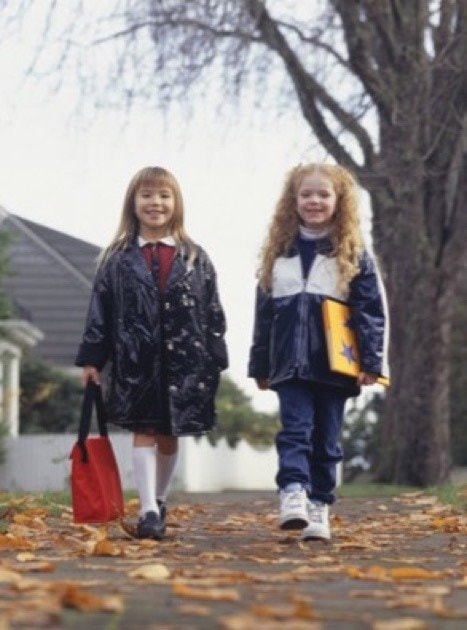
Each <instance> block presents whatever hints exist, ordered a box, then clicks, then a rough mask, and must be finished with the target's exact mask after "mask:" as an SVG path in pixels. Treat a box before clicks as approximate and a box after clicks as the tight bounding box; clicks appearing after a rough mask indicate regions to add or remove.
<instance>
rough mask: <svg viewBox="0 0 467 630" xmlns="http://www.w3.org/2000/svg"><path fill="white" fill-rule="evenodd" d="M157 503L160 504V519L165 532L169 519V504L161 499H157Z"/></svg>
mask: <svg viewBox="0 0 467 630" xmlns="http://www.w3.org/2000/svg"><path fill="white" fill-rule="evenodd" d="M157 505H158V506H159V514H160V519H161V523H162V531H163V533H164V534H165V524H166V521H167V504H166V503H165V501H161V500H160V499H157Z"/></svg>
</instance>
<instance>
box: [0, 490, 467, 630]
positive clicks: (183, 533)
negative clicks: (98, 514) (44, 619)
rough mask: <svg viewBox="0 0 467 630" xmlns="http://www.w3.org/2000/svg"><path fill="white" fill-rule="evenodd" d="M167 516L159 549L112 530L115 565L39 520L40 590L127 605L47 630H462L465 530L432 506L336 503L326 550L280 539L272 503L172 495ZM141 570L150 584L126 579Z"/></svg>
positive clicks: (465, 619) (416, 497) (461, 519)
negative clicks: (71, 586) (43, 535)
mask: <svg viewBox="0 0 467 630" xmlns="http://www.w3.org/2000/svg"><path fill="white" fill-rule="evenodd" d="M169 510H170V516H169V521H168V532H167V537H166V539H165V540H163V541H161V542H160V543H157V542H153V541H151V542H149V543H144V544H141V542H139V541H135V540H132V539H131V537H130V536H128V535H125V532H124V531H123V530H122V529H121V528H119V527H116V526H112V527H111V528H110V529H109V531H108V533H107V540H108V541H109V543H110V544H112V545H114V546H115V548H116V549H117V550H119V552H120V553H119V554H118V555H116V556H115V557H106V556H104V557H101V556H98V555H97V556H96V555H89V554H87V553H86V552H85V551H84V549H85V547H84V546H83V544H84V543H80V544H81V547H79V546H78V542H79V541H78V538H79V536H78V534H79V535H81V536H82V535H85V534H86V535H90V533H92V531H93V529H94V528H76V527H73V526H72V525H71V524H70V522H67V521H66V519H64V518H61V519H60V518H55V519H50V518H49V519H47V524H48V527H49V528H51V531H53V532H54V536H55V538H54V539H53V540H52V542H51V544H50V545H49V548H47V545H45V548H44V545H43V546H42V548H41V549H38V550H36V552H35V553H36V555H37V556H40V558H42V559H44V558H49V559H50V560H51V561H53V562H54V565H55V570H54V572H53V573H48V574H40V575H39V576H38V577H37V578H36V579H42V580H48V581H51V580H53V581H56V582H57V583H58V582H60V581H74V582H76V583H79V584H81V585H83V588H84V589H86V591H89V592H92V593H93V594H94V595H106V596H110V595H112V596H117V597H118V598H120V599H121V601H122V602H123V610H122V611H121V612H116V613H104V612H99V613H96V612H81V611H78V610H74V609H70V608H65V609H63V610H62V611H61V612H60V613H59V614H57V616H56V621H55V622H54V623H53V624H52V626H51V627H55V628H86V629H88V630H91V629H94V628H96V629H97V628H99V629H101V628H108V629H109V630H110V629H112V630H116V629H131V630H133V629H140V628H141V629H143V628H144V629H146V628H150V629H152V628H154V629H155V628H158V629H164V628H165V629H169V628H170V629H179V628H180V629H181V628H183V629H185V628H186V629H189V628H190V629H191V628H213V629H217V628H219V629H223V628H226V629H227V630H229V629H230V630H237V629H242V630H243V629H245V630H250V629H255V628H261V629H262V630H273V629H274V628H284V627H285V628H287V630H301V629H302V628H303V629H305V628H306V629H314V628H323V629H330V630H331V629H334V628H336V629H342V630H344V629H345V630H348V629H350V630H351V629H354V628H355V629H359V628H370V629H375V630H392V629H397V630H406V629H413V630H416V629H419V628H430V629H431V628H433V629H437V628H446V629H449V630H450V629H453V630H454V629H459V630H460V629H461V628H462V629H464V628H466V627H467V522H466V519H465V515H464V516H462V515H460V514H457V513H456V512H455V511H453V510H451V508H449V507H446V506H443V505H441V504H440V503H438V502H437V501H436V499H434V498H432V497H427V496H425V495H421V494H410V495H402V496H401V497H399V498H396V499H359V500H357V499H341V500H339V501H338V502H337V503H336V505H335V506H334V508H333V510H332V523H333V533H334V536H333V540H332V542H331V543H330V544H326V543H322V542H308V543H302V542H301V541H300V537H299V534H298V533H297V534H295V533H290V532H282V531H280V530H279V529H277V499H276V496H275V494H274V493H271V492H224V493H216V494H191V495H188V494H178V495H174V496H173V497H171V500H170V502H169ZM70 532H72V534H70ZM73 532H76V533H75V534H73ZM94 534H95V530H94ZM73 540H74V541H75V543H76V545H77V547H76V548H74V549H73V545H74V544H75V543H74V542H73ZM86 544H87V545H88V547H87V548H88V549H89V544H90V543H89V542H88V543H86ZM2 557H3V558H4V557H5V556H4V554H3V555H2ZM12 557H13V556H12ZM154 565H163V566H162V568H161V567H160V566H159V568H155V567H154ZM148 566H149V567H152V568H150V569H147V571H148V573H147V574H146V576H144V575H143V576H141V577H139V578H138V577H135V574H133V575H132V576H130V573H131V572H132V571H134V570H135V569H141V567H148ZM164 576H165V577H164ZM151 579H152V580H156V581H150V580H151ZM1 593H2V594H3V597H5V593H6V591H5V589H3V590H2V591H1ZM3 597H2V599H3ZM0 601H1V600H0ZM37 623H38V624H40V623H41V618H40V617H39V616H38V618H37ZM48 626H49V627H50V619H49V622H48ZM12 627H36V626H31V625H29V626H27V625H26V626H25V625H21V623H20V622H14V623H12Z"/></svg>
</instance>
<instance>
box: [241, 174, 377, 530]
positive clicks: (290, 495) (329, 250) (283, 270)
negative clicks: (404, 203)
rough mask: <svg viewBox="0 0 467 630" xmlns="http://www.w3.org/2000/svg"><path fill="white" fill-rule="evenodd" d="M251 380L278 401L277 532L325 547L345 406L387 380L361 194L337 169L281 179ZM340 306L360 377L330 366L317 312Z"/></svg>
mask: <svg viewBox="0 0 467 630" xmlns="http://www.w3.org/2000/svg"><path fill="white" fill-rule="evenodd" d="M258 277H259V282H258V288H257V296H256V316H255V326H254V333H253V343H252V347H251V351H250V362H249V369H248V375H249V376H250V377H253V378H254V379H255V380H256V383H257V386H258V387H259V389H262V390H265V389H268V388H270V389H273V390H274V391H276V393H277V395H278V398H279V407H280V415H281V424H282V428H281V430H280V431H279V433H278V434H277V437H276V447H277V452H278V459H279V470H278V473H277V476H276V483H277V486H278V490H279V500H280V514H279V525H280V527H281V528H282V529H302V530H303V532H302V538H303V539H304V540H312V539H329V538H330V537H331V533H330V526H329V505H330V504H332V503H333V502H334V501H335V495H334V489H335V485H336V464H337V463H338V462H339V461H341V459H342V450H341V447H340V444H339V438H340V432H341V428H342V422H343V416H344V407H345V402H346V399H347V398H348V397H350V396H356V395H358V394H359V392H360V386H361V385H372V384H373V383H375V382H376V380H377V378H378V377H379V376H380V375H382V374H383V373H384V374H387V363H386V356H387V341H388V336H387V328H388V327H387V316H386V306H385V297H384V288H383V285H382V283H381V280H380V277H379V274H378V271H377V268H376V264H375V262H374V260H373V258H372V257H371V256H370V254H369V253H368V252H367V251H366V249H365V248H364V245H363V239H362V235H361V230H360V225H359V212H358V189H357V184H356V181H355V180H354V178H353V177H352V175H351V174H350V173H349V172H348V171H347V170H346V169H344V168H342V167H341V166H337V165H329V164H307V165H300V166H298V167H296V168H294V169H293V170H292V171H291V172H290V173H289V174H288V175H287V177H286V180H285V184H284V187H283V190H282V194H281V196H280V198H279V201H278V203H277V206H276V211H275V213H274V216H273V219H272V222H271V226H270V228H269V234H268V236H267V239H266V242H265V245H264V247H263V250H262V257H261V264H260V268H259V272H258ZM325 298H333V299H337V300H340V301H344V302H346V303H347V304H348V305H349V307H350V309H351V313H352V321H353V326H354V327H355V331H356V335H357V340H358V344H359V351H360V366H361V368H360V369H361V371H360V373H359V375H358V377H357V378H356V379H355V378H353V377H349V376H345V375H343V374H339V373H337V372H333V371H331V369H330V367H329V362H328V357H327V351H326V340H325V332H324V327H323V320H322V312H321V305H322V302H323V300H324V299H325Z"/></svg>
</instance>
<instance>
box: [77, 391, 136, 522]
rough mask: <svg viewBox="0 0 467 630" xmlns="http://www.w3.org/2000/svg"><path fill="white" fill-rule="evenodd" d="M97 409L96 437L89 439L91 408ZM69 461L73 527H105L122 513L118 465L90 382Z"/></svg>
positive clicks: (99, 399)
mask: <svg viewBox="0 0 467 630" xmlns="http://www.w3.org/2000/svg"><path fill="white" fill-rule="evenodd" d="M94 405H95V407H96V412H97V423H98V427H99V436H98V437H88V436H89V431H90V428H91V416H92V410H93V406H94ZM70 459H71V498H72V506H73V520H74V522H75V523H107V522H109V521H113V520H115V519H117V518H119V517H121V516H123V513H124V503H123V493H122V485H121V482H120V474H119V472H118V466H117V461H116V459H115V455H114V452H113V449H112V444H111V442H110V440H109V437H108V433H107V426H106V419H105V411H104V404H103V402H102V392H101V388H100V387H99V386H98V385H95V384H94V383H92V382H89V383H88V385H87V387H86V390H85V392H84V398H83V405H82V409H81V419H80V424H79V432H78V441H77V442H76V444H75V445H74V446H73V449H72V451H71V455H70Z"/></svg>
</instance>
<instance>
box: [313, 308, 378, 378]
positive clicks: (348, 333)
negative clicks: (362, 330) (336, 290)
mask: <svg viewBox="0 0 467 630" xmlns="http://www.w3.org/2000/svg"><path fill="white" fill-rule="evenodd" d="M322 309H323V322H324V331H325V334H326V346H327V351H328V358H329V366H330V368H331V370H332V371H333V372H339V373H340V374H345V375H347V376H355V377H357V376H358V375H359V373H360V355H359V352H358V345H357V337H356V335H355V330H354V327H353V323H352V317H351V314H350V309H349V307H348V306H347V304H344V303H343V302H338V301H336V300H332V299H330V298H326V299H325V300H323V303H322ZM376 382H377V383H380V384H381V385H385V386H386V387H387V386H388V385H389V378H387V377H386V376H380V377H379V378H378V380H377V381H376Z"/></svg>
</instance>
